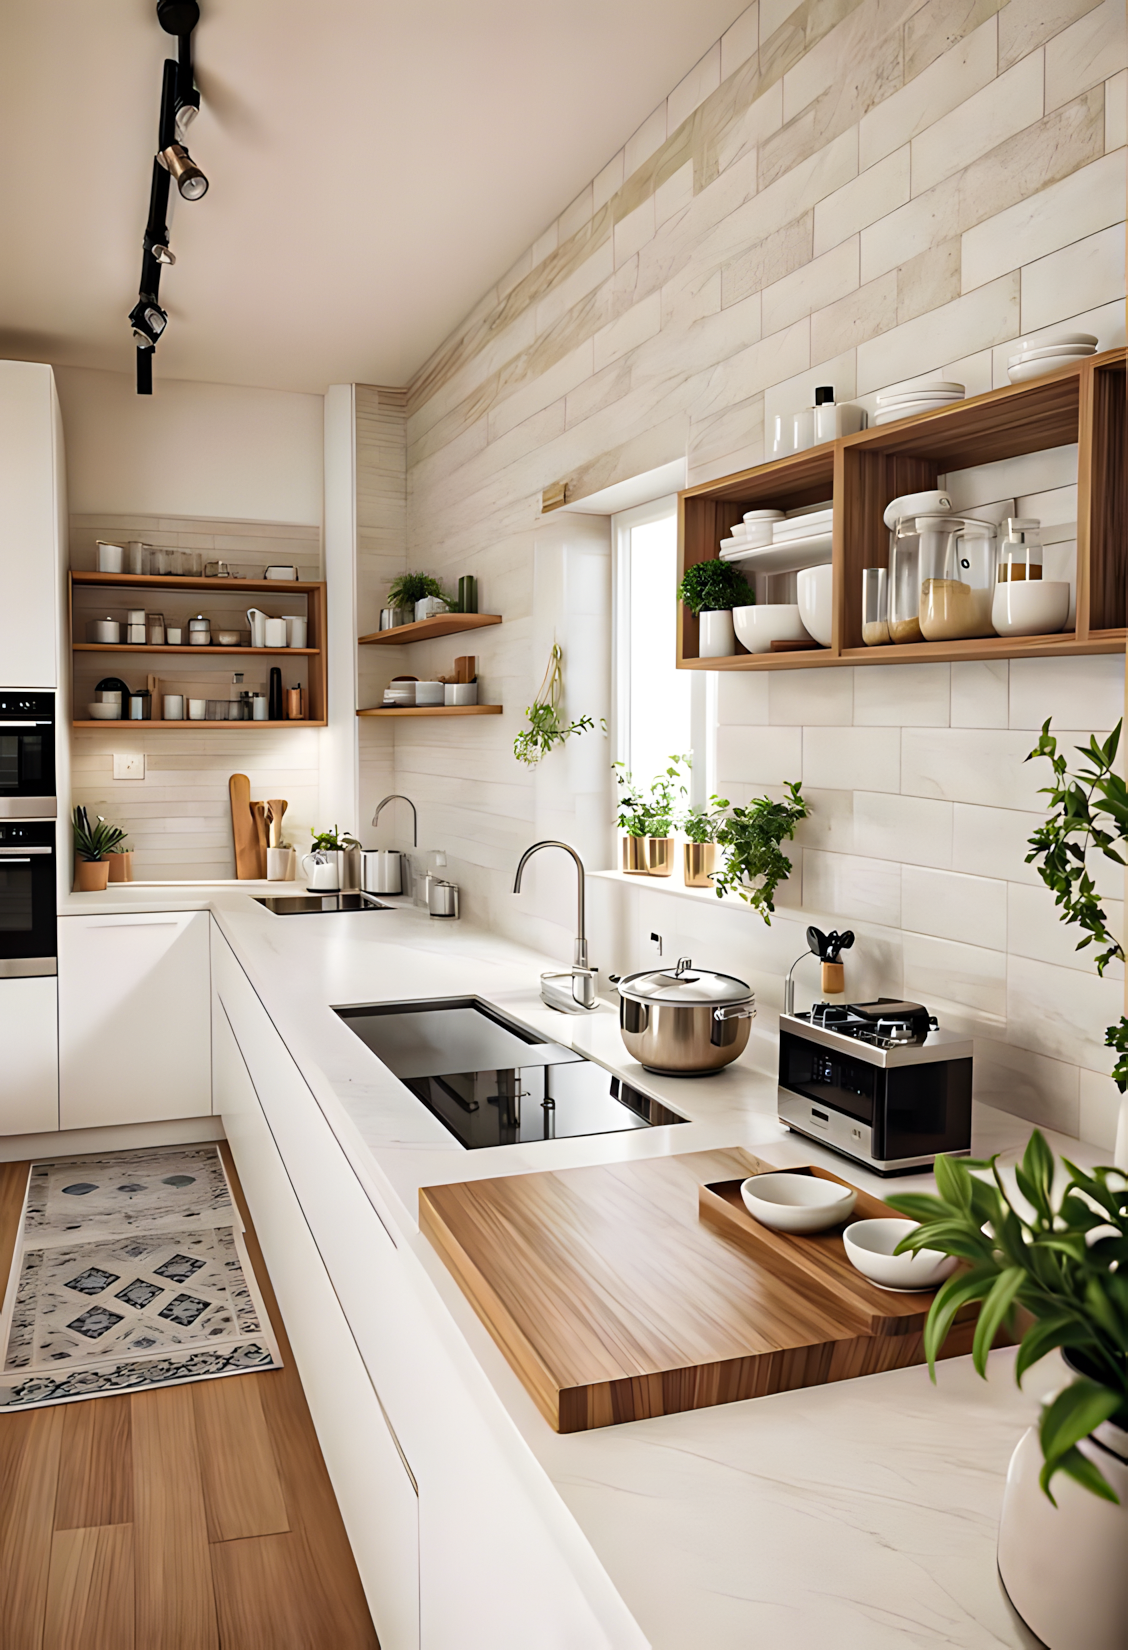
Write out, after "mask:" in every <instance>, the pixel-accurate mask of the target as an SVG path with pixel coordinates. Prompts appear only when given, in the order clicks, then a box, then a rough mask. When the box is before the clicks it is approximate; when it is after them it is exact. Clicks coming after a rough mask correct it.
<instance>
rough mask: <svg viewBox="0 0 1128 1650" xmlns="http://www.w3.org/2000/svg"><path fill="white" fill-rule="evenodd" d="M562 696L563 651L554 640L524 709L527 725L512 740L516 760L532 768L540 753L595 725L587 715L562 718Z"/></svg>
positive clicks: (538, 759)
mask: <svg viewBox="0 0 1128 1650" xmlns="http://www.w3.org/2000/svg"><path fill="white" fill-rule="evenodd" d="M563 696H564V655H563V653H562V652H561V650H560V645H559V643H557V642H553V644H552V652H551V653H550V654H549V659H548V669H547V670H546V671H545V673H544V680H543V681H542V683H541V685H540V687H539V688H538V689H537V696H536V698H535V699H534V700H533V702H532V704H531V705H528V706H526V709H525V715H526V717H527V718H528V723H529V725H528V727H527V728H522V729H521V732H520V733H519V734H518V735H517V737H516V739H515V740H514V741H513V754H514V756H515V757H516V758H517V760H518V762H524V763H525V764H526V765H527V766H528V767H530V768H535V767H536V765H537V763H538V762H539V761H540V760H541V759H542V757H545V756H547V755H548V754H549V753H550V752H551V751H552V750H554V749H555V747H556V746H557V745H562V744H564V742H565V740H567V739H571V737H572V736H573V734H578V733H587V732H588V731H589V730H590V729H591V728H594V726H595V723H594V722H593V721H592V719H591V717H590V716H581V717H579V718H578V719H577V720H576V721H575V722H565V721H564V720H563V718H562V717H561V714H560V701H561V699H562V698H563Z"/></svg>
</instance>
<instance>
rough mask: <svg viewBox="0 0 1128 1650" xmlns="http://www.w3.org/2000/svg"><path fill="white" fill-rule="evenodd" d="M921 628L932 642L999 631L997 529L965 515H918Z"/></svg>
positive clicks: (925, 636) (988, 523)
mask: <svg viewBox="0 0 1128 1650" xmlns="http://www.w3.org/2000/svg"><path fill="white" fill-rule="evenodd" d="M916 527H917V533H918V537H919V546H920V548H919V568H920V612H919V619H920V629H921V634H922V636H923V637H924V639H925V641H927V642H949V641H956V640H959V639H961V638H963V637H970V636H991V635H994V626H993V625H992V623H991V599H992V597H993V595H994V589H995V529H994V527H993V526H992V524H991V523H990V522H987V521H969V520H965V519H964V518H962V517H960V516H917V518H916Z"/></svg>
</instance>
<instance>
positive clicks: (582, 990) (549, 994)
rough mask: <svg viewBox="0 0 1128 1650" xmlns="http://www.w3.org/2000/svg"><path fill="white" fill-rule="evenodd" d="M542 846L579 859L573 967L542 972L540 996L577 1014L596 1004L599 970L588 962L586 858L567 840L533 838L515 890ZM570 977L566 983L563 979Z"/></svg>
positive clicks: (519, 889) (566, 1010) (515, 890)
mask: <svg viewBox="0 0 1128 1650" xmlns="http://www.w3.org/2000/svg"><path fill="white" fill-rule="evenodd" d="M541 848H563V850H564V852H565V853H566V854H571V856H572V858H573V859H574V860H575V862H576V943H575V947H574V949H573V952H572V967H571V968H570V969H569V970H568V971H567V972H566V973H565V972H561V973H554V974H542V975H541V1000H542V1001H543V1002H546V1003H547V1004H548V1006H549V1008H556V1009H559V1010H560V1011H561V1012H562V1013H564V1014H578V1013H580V1012H581V1010H583V1009H585V1008H595V1007H596V1001H595V976H596V974H597V973H598V972H599V970H598V969H596V968H591V967H589V965H588V948H587V934H586V932H585V921H584V909H585V899H584V862H583V860H582V859H581V858H580V856H579V854H578V853H577V852H576V850H575V849H574V848H571V847H569V846H568V844H567V843H566V842H552V841H545V842H534V843H533V845H532V847H531V848H526V849H525V852H524V853H523V854H522V855H521V858H520V860H519V861H518V864H517V875H516V876H515V877H514V879H513V892H514V893H515V894H519V893H520V892H521V874H522V872H523V871H524V869H525V866H526V865H527V864H528V863H529V861H530V859H532V857H533V855H534V854H535V853H538V852H539V850H540V849H541ZM565 980H566V981H567V982H568V983H567V986H564V985H563V983H562V982H563V981H565Z"/></svg>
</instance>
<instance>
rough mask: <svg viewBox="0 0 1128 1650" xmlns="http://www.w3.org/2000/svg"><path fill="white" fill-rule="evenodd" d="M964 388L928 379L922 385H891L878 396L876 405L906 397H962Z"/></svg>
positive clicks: (880, 405) (945, 380)
mask: <svg viewBox="0 0 1128 1650" xmlns="http://www.w3.org/2000/svg"><path fill="white" fill-rule="evenodd" d="M966 387H967V386H966V385H964V384H956V383H954V382H952V381H951V380H949V379H947V378H930V379H928V380H927V381H926V382H925V383H923V384H891V385H890V386H889V388H888V389H887V390H885V391H884V393H883V394H881V395H879V396H878V398H877V404H878V406H879V407H883V406H885V405H886V404H887V403H888V402H890V401H900V400H902V399H903V398H904V397H905V396H906V395H963V394H964V393H965V391H966Z"/></svg>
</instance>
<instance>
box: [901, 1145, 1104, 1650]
mask: <svg viewBox="0 0 1128 1650" xmlns="http://www.w3.org/2000/svg"><path fill="white" fill-rule="evenodd" d="M1062 1161H1063V1164H1064V1168H1065V1171H1066V1175H1067V1178H1066V1179H1065V1184H1064V1185H1063V1186H1061V1188H1060V1190H1055V1163H1054V1157H1053V1153H1052V1152H1051V1151H1050V1149H1049V1147H1048V1146H1047V1144H1046V1142H1045V1139H1044V1138H1043V1136H1042V1135H1041V1134H1040V1133H1039V1132H1038V1130H1035V1131H1034V1133H1033V1135H1032V1136H1031V1138H1030V1143H1029V1145H1028V1146H1027V1148H1026V1151H1025V1154H1024V1156H1023V1159H1022V1162H1021V1164H1019V1165H1018V1167H1017V1168H1016V1169H1015V1171H1014V1179H1015V1185H1016V1189H1017V1193H1018V1197H1017V1198H1015V1197H1014V1196H1012V1195H1011V1192H1010V1190H1009V1189H1008V1187H1007V1185H1006V1184H1005V1182H1004V1179H1003V1175H1002V1174H1001V1173H1000V1170H999V1165H998V1159H997V1157H992V1158H990V1159H988V1160H986V1161H982V1160H976V1159H971V1158H949V1157H944V1156H941V1157H938V1158H937V1160H936V1187H937V1195H936V1196H934V1197H933V1196H930V1195H928V1194H926V1193H912V1194H909V1193H905V1194H901V1195H898V1196H893V1197H889V1198H888V1199H887V1200H886V1201H887V1202H888V1203H889V1204H890V1205H891V1206H892V1207H893V1208H894V1209H896V1210H897V1211H898V1212H899V1213H900V1214H902V1215H906V1216H908V1218H909V1219H910V1220H915V1221H917V1222H919V1224H918V1225H917V1226H916V1227H915V1229H914V1230H912V1231H910V1233H909V1235H908V1236H907V1237H906V1238H905V1239H904V1240H903V1241H902V1243H901V1244H900V1246H899V1251H898V1252H900V1251H915V1250H920V1249H932V1250H940V1251H941V1252H942V1253H944V1254H948V1255H956V1256H958V1257H959V1259H960V1260H961V1261H963V1262H964V1265H965V1270H963V1271H959V1272H956V1273H954V1274H953V1275H952V1276H951V1277H950V1278H949V1279H948V1280H947V1282H946V1283H944V1284H943V1285H942V1286H941V1288H940V1289H939V1290H938V1292H937V1294H936V1298H935V1300H934V1301H933V1303H932V1305H931V1307H930V1309H929V1313H928V1319H927V1322H926V1324H925V1330H924V1347H925V1352H926V1354H927V1357H928V1364H929V1370H930V1372H931V1374H932V1378H933V1380H935V1379H936V1362H935V1360H936V1355H937V1352H938V1351H939V1349H940V1347H941V1345H942V1344H943V1341H944V1338H945V1336H946V1335H947V1333H948V1330H949V1329H950V1327H951V1325H952V1321H953V1319H954V1318H955V1315H956V1313H957V1312H958V1311H959V1309H960V1308H961V1307H962V1306H964V1305H966V1304H967V1303H969V1302H971V1301H979V1302H981V1303H982V1304H981V1306H980V1310H979V1321H978V1324H977V1325H976V1330H975V1338H974V1342H973V1345H972V1359H973V1362H974V1364H975V1368H976V1369H977V1370H978V1372H979V1374H980V1375H983V1376H986V1373H987V1353H988V1351H989V1350H990V1348H991V1344H992V1342H993V1341H994V1339H995V1335H996V1333H997V1332H998V1330H999V1328H1000V1327H1001V1326H1002V1325H1003V1324H1004V1323H1006V1322H1008V1321H1009V1322H1011V1323H1012V1325H1013V1321H1014V1318H1015V1314H1016V1311H1018V1310H1019V1309H1022V1310H1024V1312H1025V1314H1026V1317H1025V1319H1024V1322H1025V1325H1026V1327H1025V1330H1024V1332H1023V1333H1022V1335H1021V1344H1020V1345H1019V1349H1018V1355H1017V1357H1016V1360H1015V1377H1016V1379H1017V1380H1018V1381H1020V1382H1021V1380H1022V1377H1023V1375H1024V1374H1025V1373H1026V1371H1027V1370H1028V1369H1029V1368H1030V1366H1031V1365H1032V1364H1034V1363H1036V1362H1037V1361H1038V1360H1039V1359H1040V1358H1043V1357H1045V1355H1046V1354H1047V1353H1049V1352H1052V1351H1054V1350H1056V1349H1059V1348H1060V1349H1061V1351H1062V1352H1063V1354H1064V1357H1065V1361H1066V1363H1067V1365H1068V1366H1069V1369H1070V1371H1071V1373H1072V1374H1073V1377H1074V1378H1073V1380H1072V1381H1070V1382H1069V1384H1067V1385H1066V1386H1065V1387H1064V1388H1062V1390H1060V1391H1059V1392H1058V1393H1057V1394H1056V1396H1053V1397H1052V1398H1051V1400H1050V1401H1049V1402H1048V1403H1046V1404H1045V1405H1043V1407H1042V1412H1041V1419H1040V1421H1039V1423H1038V1425H1037V1426H1036V1427H1030V1428H1029V1429H1028V1430H1027V1432H1026V1433H1025V1435H1024V1436H1023V1437H1022V1439H1021V1440H1020V1441H1019V1444H1018V1447H1017V1448H1016V1450H1015V1452H1014V1455H1013V1456H1012V1458H1011V1464H1010V1469H1009V1471H1008V1473H1007V1485H1006V1491H1005V1494H1004V1498H1003V1510H1002V1516H1001V1519H1000V1524H999V1549H998V1559H999V1573H1000V1575H1001V1577H1002V1580H1003V1584H1004V1586H1005V1587H1006V1589H1007V1592H1008V1594H1009V1596H1010V1599H1011V1602H1012V1603H1013V1604H1014V1607H1015V1609H1016V1610H1017V1611H1018V1613H1019V1614H1020V1615H1021V1616H1022V1618H1023V1620H1024V1621H1025V1622H1026V1624H1027V1626H1028V1627H1029V1628H1030V1629H1031V1630H1032V1631H1033V1632H1034V1633H1036V1634H1037V1636H1038V1637H1039V1639H1041V1640H1042V1641H1043V1642H1044V1643H1046V1644H1047V1645H1052V1646H1053V1650H1112V1647H1113V1646H1119V1645H1122V1644H1123V1643H1124V1638H1123V1634H1124V1631H1125V1623H1126V1622H1128V1567H1126V1566H1125V1563H1124V1559H1125V1556H1126V1555H1128V1177H1126V1176H1125V1175H1124V1174H1123V1173H1122V1171H1120V1170H1119V1169H1115V1168H1096V1169H1093V1170H1092V1171H1091V1172H1086V1171H1085V1170H1083V1169H1079V1168H1078V1167H1077V1166H1076V1165H1075V1164H1073V1163H1070V1162H1069V1161H1068V1160H1067V1159H1063V1160H1062ZM1056 1178H1057V1179H1058V1181H1059V1184H1060V1181H1061V1178H1062V1177H1061V1176H1057V1177H1056ZM1059 1475H1062V1476H1060V1477H1059ZM1051 1486H1055V1487H1056V1488H1052V1487H1051Z"/></svg>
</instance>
